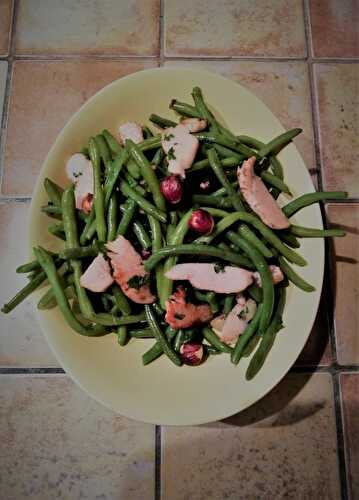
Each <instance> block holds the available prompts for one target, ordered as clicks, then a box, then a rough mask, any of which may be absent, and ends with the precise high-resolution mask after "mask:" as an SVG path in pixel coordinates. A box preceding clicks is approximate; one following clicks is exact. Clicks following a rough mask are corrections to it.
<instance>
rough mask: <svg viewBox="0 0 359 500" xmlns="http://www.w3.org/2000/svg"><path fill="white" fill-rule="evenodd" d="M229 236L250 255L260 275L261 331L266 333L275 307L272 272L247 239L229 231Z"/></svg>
mask: <svg viewBox="0 0 359 500" xmlns="http://www.w3.org/2000/svg"><path fill="white" fill-rule="evenodd" d="M227 235H228V238H229V239H230V240H231V241H235V244H236V245H238V246H239V248H240V249H241V250H243V252H245V254H246V255H248V257H249V258H250V259H251V260H252V262H253V264H254V265H255V267H256V269H257V271H258V273H259V275H260V278H261V282H262V293H263V311H262V315H261V317H260V322H259V330H260V331H261V332H264V331H265V329H266V328H267V326H268V324H269V322H270V319H271V316H272V312H273V306H274V286H273V281H272V275H271V272H270V270H269V267H268V265H267V263H266V261H265V260H264V257H263V256H262V254H261V253H260V252H258V250H257V249H256V248H255V247H254V246H253V245H252V244H251V243H249V242H248V241H247V240H245V239H242V238H238V237H236V236H238V235H236V234H235V233H233V232H232V231H228V233H227Z"/></svg>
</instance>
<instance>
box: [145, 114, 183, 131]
mask: <svg viewBox="0 0 359 500" xmlns="http://www.w3.org/2000/svg"><path fill="white" fill-rule="evenodd" d="M149 120H150V122H152V123H154V124H155V125H157V126H158V127H160V128H169V127H176V125H178V123H176V122H174V121H172V120H168V119H167V118H162V116H158V115H155V114H154V113H152V115H150V118H149Z"/></svg>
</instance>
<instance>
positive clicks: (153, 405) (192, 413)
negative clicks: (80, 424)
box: [29, 68, 324, 425]
mask: <svg viewBox="0 0 359 500" xmlns="http://www.w3.org/2000/svg"><path fill="white" fill-rule="evenodd" d="M195 85H198V86H200V87H201V88H202V89H203V92H204V95H205V98H206V99H207V101H208V102H209V103H211V106H212V109H213V110H214V111H215V113H216V115H217V116H218V117H219V118H220V119H221V120H222V121H223V123H224V124H226V125H227V126H229V128H230V129H232V130H233V131H235V132H236V133H238V134H248V135H252V136H255V137H257V138H259V139H261V140H262V141H269V140H270V139H272V138H273V137H274V136H276V135H278V134H280V133H282V132H283V131H284V129H283V127H282V125H281V124H280V122H279V121H278V120H277V118H276V117H275V116H274V115H273V113H272V112H271V111H270V110H269V109H268V108H267V107H266V106H265V104H263V102H261V101H260V100H259V99H258V98H257V97H255V96H254V95H253V94H252V93H251V92H249V91H248V90H247V89H245V88H244V87H242V86H241V85H238V84H237V83H234V82H232V81H230V80H227V79H225V78H223V77H221V76H219V75H216V74H214V73H209V72H207V71H202V70H192V69H167V68H159V69H151V70H146V71H141V72H139V73H135V74H133V75H130V76H126V77H125V78H121V79H120V80H117V81H115V82H113V83H112V84H110V85H108V86H107V87H105V88H104V89H102V90H101V91H100V92H98V93H97V94H96V95H95V96H94V97H92V98H91V99H90V100H89V101H88V102H87V103H86V104H85V105H84V106H83V107H82V108H81V109H80V110H79V111H78V112H77V113H76V114H75V115H74V116H73V117H72V119H71V120H70V121H69V123H68V124H67V125H66V126H65V127H64V129H63V130H62V132H61V133H60V135H59V136H58V138H57V139H56V141H55V144H54V145H53V147H52V148H51V151H50V153H49V154H48V156H47V158H46V160H45V162H44V165H43V167H42V170H41V172H40V175H39V178H38V181H37V184H36V187H35V192H34V196H33V199H32V205H31V214H30V220H31V222H30V231H29V246H30V248H29V251H31V248H32V246H34V245H37V244H41V245H44V246H46V247H48V248H51V249H56V245H57V242H56V241H55V239H52V238H51V237H50V236H49V235H48V234H47V231H46V229H45V228H46V226H47V224H48V222H49V219H47V217H46V216H44V215H43V214H41V212H40V206H41V205H43V204H45V203H46V201H47V199H46V194H45V192H44V189H43V180H44V178H45V177H50V178H51V179H53V180H55V181H56V182H58V183H59V184H61V185H66V184H68V181H67V180H66V178H65V175H64V166H65V162H66V160H67V159H68V157H69V156H70V155H71V154H73V153H74V152H76V151H79V150H80V149H81V148H82V147H83V146H84V145H85V144H86V143H87V140H88V138H89V136H91V135H94V134H97V133H99V132H100V131H101V130H102V129H103V128H108V129H109V130H110V131H112V132H113V133H116V131H117V128H118V125H119V124H120V123H121V122H124V121H127V120H135V121H138V122H140V123H143V124H145V123H148V116H149V115H150V114H151V113H157V114H159V115H163V116H168V117H171V116H172V112H171V111H170V110H169V109H168V104H169V101H170V100H171V99H172V98H174V97H176V98H177V99H179V100H181V101H187V102H191V95H190V94H191V90H192V88H193V87H194V86H195ZM278 99H280V96H278ZM280 159H281V160H282V162H283V165H284V168H285V179H286V182H287V183H288V184H289V186H290V187H291V188H292V191H293V194H294V196H295V197H296V196H298V195H300V194H303V193H308V192H312V191H314V188H313V184H312V181H311V178H310V176H309V173H308V170H307V168H306V166H305V164H304V162H303V160H302V158H301V156H300V155H299V153H298V151H297V149H296V147H295V146H294V145H293V144H291V145H290V146H288V147H287V148H285V150H284V151H283V152H282V153H281V154H280ZM282 201H285V200H282ZM295 221H296V222H297V223H300V224H302V225H305V226H312V227H317V228H321V227H322V219H321V214H320V210H319V208H318V207H317V206H312V207H307V208H306V209H304V210H302V211H301V212H299V213H298V214H297V216H296V218H295ZM300 252H301V254H302V255H303V256H304V257H305V258H306V259H307V260H308V266H307V267H305V268H301V269H300V273H301V275H302V276H303V277H304V278H305V279H308V280H309V281H310V282H311V283H312V284H313V285H314V286H315V287H316V291H315V292H314V293H310V294H309V293H305V292H302V291H301V290H299V289H297V288H295V287H293V286H290V288H289V289H288V293H287V305H286V308H285V314H284V324H285V328H284V329H283V330H281V332H280V333H279V334H278V336H277V339H276V342H275V344H274V346H273V348H272V350H271V352H270V354H269V356H268V359H267V361H266V363H265V364H264V366H263V368H262V369H261V371H260V372H259V374H258V375H257V376H256V377H255V378H254V379H253V380H252V381H250V382H247V381H246V380H245V376H244V374H245V370H246V367H247V364H248V360H242V361H241V362H240V364H239V365H238V366H237V367H235V366H233V365H232V364H231V362H230V360H229V358H228V356H226V355H222V356H212V357H211V358H210V359H209V360H208V361H207V362H206V363H204V364H203V365H201V366H199V367H195V368H193V367H187V366H184V367H181V368H177V367H175V366H174V365H173V364H172V363H170V362H169V361H168V360H167V359H166V358H165V357H164V356H163V357H162V358H160V359H159V360H158V361H156V362H154V363H152V364H150V365H149V366H147V367H144V366H142V362H141V356H142V354H143V352H145V351H146V350H147V349H148V347H149V346H150V345H151V344H152V343H153V341H152V340H138V341H132V342H130V343H129V345H127V346H126V347H120V346H118V344H117V338H116V336H115V335H108V336H106V337H103V338H85V337H81V336H80V335H78V334H76V333H75V332H73V331H72V330H71V329H70V328H69V327H68V326H67V325H66V323H65V321H64V320H63V318H62V316H61V314H60V313H59V311H58V310H56V309H54V310H51V311H48V312H38V317H39V321H40V325H41V329H42V331H43V333H44V335H45V337H46V340H47V341H48V343H49V344H50V347H51V348H52V350H53V352H54V354H55V356H56V358H57V359H58V361H59V363H60V364H61V366H62V367H63V368H64V370H65V371H66V372H67V373H68V374H69V375H70V376H71V377H72V378H73V379H74V380H75V382H77V383H78V384H79V385H80V386H81V387H82V388H83V389H84V390H85V391H86V392H87V393H88V394H89V395H91V396H92V397H93V398H95V399H96V400H98V401H100V402H101V403H103V404H104V405H105V406H107V407H109V408H112V409H113V410H114V411H115V412H118V413H120V414H121V415H124V416H126V417H130V418H133V419H136V420H141V421H144V422H151V423H156V424H169V425H171V424H173V425H188V424H199V423H205V422H210V421H213V420H218V419H221V418H224V417H227V416H229V415H232V414H234V413H236V412H239V411H241V410H243V409H244V408H247V407H248V406H250V405H251V404H253V403H254V402H256V401H257V400H258V399H260V398H261V397H263V396H264V395H265V394H266V393H267V392H268V391H269V390H270V389H272V388H273V387H274V386H275V385H276V384H277V383H278V382H279V381H280V380H281V379H282V377H283V376H284V375H285V374H286V373H287V371H288V370H289V369H290V367H291V366H292V365H293V363H294V361H295V360H296V358H297V357H298V355H299V353H300V352H301V350H302V348H303V346H304V344H305V342H306V340H307V338H308V335H309V333H310V331H311V328H312V325H313V322H314V319H315V315H316V312H317V308H318V303H319V298H320V293H321V287H322V279H323V268H324V245H323V241H322V240H321V239H312V240H311V239H304V240H302V246H301V248H300Z"/></svg>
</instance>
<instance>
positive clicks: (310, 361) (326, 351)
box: [295, 280, 332, 366]
mask: <svg viewBox="0 0 359 500" xmlns="http://www.w3.org/2000/svg"><path fill="white" fill-rule="evenodd" d="M327 281H328V280H326V281H325V282H324V286H323V289H324V290H325V289H326V286H327V285H326V282H327ZM295 364H296V365H297V366H328V365H331V364H332V349H331V345H330V338H329V322H328V315H327V307H326V294H325V292H322V297H321V300H320V304H319V309H318V313H317V317H316V318H315V322H314V325H313V328H312V331H311V332H310V335H309V338H308V340H307V343H306V344H305V346H304V348H303V350H302V352H301V353H300V355H299V357H298V359H297V361H296V362H295Z"/></svg>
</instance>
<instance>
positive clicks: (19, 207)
mask: <svg viewBox="0 0 359 500" xmlns="http://www.w3.org/2000/svg"><path fill="white" fill-rule="evenodd" d="M28 213H29V203H25V202H23V203H21V202H20V203H17V202H9V203H4V202H2V203H0V248H1V257H2V258H1V260H0V275H1V282H2V284H4V283H6V286H0V307H2V305H3V304H4V303H5V302H8V301H9V299H10V298H11V297H13V296H14V295H15V293H17V292H18V290H20V289H21V288H22V287H23V286H25V285H26V283H27V278H26V277H25V275H21V274H17V273H16V272H15V269H16V268H17V267H18V266H19V265H20V264H23V263H24V262H28V260H29V258H28V255H27V251H26V250H27V223H28ZM0 331H1V348H0V366H21V367H32V366H37V367H46V366H58V363H57V361H56V360H55V358H54V356H53V355H52V353H51V352H50V349H49V347H48V346H47V343H46V341H45V338H44V337H43V335H42V333H41V331H40V327H39V325H38V323H37V320H36V317H35V305H34V304H33V302H32V299H31V298H28V299H27V300H25V301H24V302H23V303H22V304H20V305H18V306H17V307H16V308H15V309H13V311H12V312H10V313H8V314H3V313H2V312H0Z"/></svg>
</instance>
